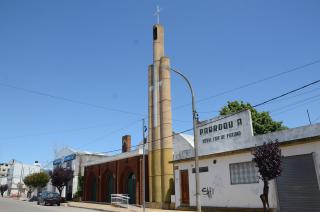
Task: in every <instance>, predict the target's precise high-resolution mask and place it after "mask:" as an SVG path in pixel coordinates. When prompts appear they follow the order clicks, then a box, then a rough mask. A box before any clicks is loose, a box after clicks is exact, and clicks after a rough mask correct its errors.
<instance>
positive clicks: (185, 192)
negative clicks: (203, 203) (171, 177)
mask: <svg viewBox="0 0 320 212" xmlns="http://www.w3.org/2000/svg"><path fill="white" fill-rule="evenodd" d="M180 182H181V184H180V187H181V189H180V190H181V204H185V205H189V174H188V170H181V171H180Z"/></svg>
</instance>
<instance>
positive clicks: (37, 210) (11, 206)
mask: <svg viewBox="0 0 320 212" xmlns="http://www.w3.org/2000/svg"><path fill="white" fill-rule="evenodd" d="M0 212H96V211H94V210H88V209H81V208H72V207H65V206H42V205H37V203H36V202H25V201H21V200H14V199H9V198H1V197H0Z"/></svg>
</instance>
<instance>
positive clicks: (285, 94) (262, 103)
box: [254, 80, 320, 107]
mask: <svg viewBox="0 0 320 212" xmlns="http://www.w3.org/2000/svg"><path fill="white" fill-rule="evenodd" d="M319 82H320V80H316V81H314V82H311V83H309V84H306V85H304V86H302V87H300V88H297V89H294V90H291V91H288V92H287V93H284V94H282V95H280V96H277V97H274V98H271V99H268V100H266V101H264V102H261V103H259V104H257V105H255V106H254V107H259V106H260V105H264V104H266V103H268V102H271V101H273V100H276V99H279V98H281V97H284V96H287V95H289V94H292V93H294V92H297V91H299V90H302V89H304V88H307V87H309V86H311V85H314V84H316V83H319Z"/></svg>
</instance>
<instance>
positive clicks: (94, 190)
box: [90, 176, 97, 202]
mask: <svg viewBox="0 0 320 212" xmlns="http://www.w3.org/2000/svg"><path fill="white" fill-rule="evenodd" d="M90 187H91V192H90V193H91V195H90V201H93V202H95V201H97V178H96V176H92V180H91V186H90Z"/></svg>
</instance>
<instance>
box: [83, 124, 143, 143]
mask: <svg viewBox="0 0 320 212" xmlns="http://www.w3.org/2000/svg"><path fill="white" fill-rule="evenodd" d="M140 121H141V119H139V120H136V121H133V122H131V123H130V124H128V125H126V126H123V127H121V128H118V129H115V130H112V131H110V132H108V133H107V134H104V135H102V136H99V137H97V138H95V139H93V140H92V141H90V142H88V143H86V144H83V145H81V146H80V147H79V148H81V147H84V146H87V145H89V144H92V143H95V142H97V141H100V140H101V139H103V138H106V137H108V136H110V135H112V134H114V133H116V132H118V131H121V130H124V129H127V128H128V127H131V126H133V125H134V124H136V123H137V122H140Z"/></svg>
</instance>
